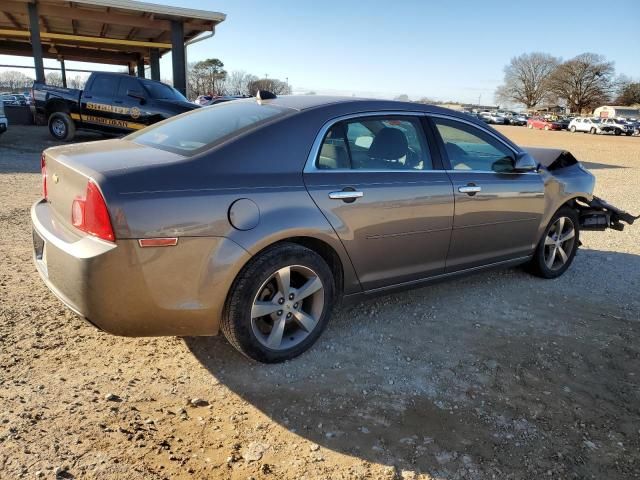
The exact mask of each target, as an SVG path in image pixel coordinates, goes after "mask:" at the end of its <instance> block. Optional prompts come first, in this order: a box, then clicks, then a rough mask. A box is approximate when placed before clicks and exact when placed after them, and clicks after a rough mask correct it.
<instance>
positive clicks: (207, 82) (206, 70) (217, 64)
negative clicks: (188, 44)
mask: <svg viewBox="0 0 640 480" xmlns="http://www.w3.org/2000/svg"><path fill="white" fill-rule="evenodd" d="M223 67H224V63H222V62H221V61H220V60H218V59H217V58H208V59H207V60H202V61H200V62H195V63H192V64H190V65H189V71H188V74H187V82H188V83H189V92H191V93H192V94H193V95H196V96H197V95H222V94H223V93H224V80H225V78H226V76H227V72H226V71H225V70H224V68H223Z"/></svg>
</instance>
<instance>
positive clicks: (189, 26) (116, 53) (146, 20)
mask: <svg viewBox="0 0 640 480" xmlns="http://www.w3.org/2000/svg"><path fill="white" fill-rule="evenodd" d="M225 18H226V15H224V14H223V13H218V12H209V11H204V10H194V9H189V8H181V7H169V6H164V5H157V4H152V3H143V2H136V1H126V0H75V1H63V0H0V54H6V55H21V56H33V57H34V58H35V59H36V62H35V63H36V73H38V72H37V70H38V59H37V52H36V49H37V48H36V47H37V46H36V42H35V41H34V38H33V34H34V33H35V32H34V31H33V30H34V23H33V22H34V19H35V20H36V25H37V27H39V28H35V29H36V30H38V29H39V37H40V42H41V44H42V57H45V58H57V59H60V58H64V59H66V60H76V61H86V62H96V63H109V64H118V65H131V64H132V63H135V62H140V61H142V62H145V63H151V62H150V61H151V60H152V57H155V56H161V55H163V54H164V53H166V52H168V51H170V50H172V49H175V47H176V45H177V44H178V43H180V44H182V45H184V43H185V42H188V41H189V40H192V39H193V38H194V37H196V36H198V35H199V34H201V33H202V32H212V31H214V30H215V27H216V25H218V24H219V23H221V22H223V21H224V20H225ZM178 57H184V54H182V55H178ZM178 60H182V61H183V62H184V59H183V58H182V59H178ZM174 73H175V65H174Z"/></svg>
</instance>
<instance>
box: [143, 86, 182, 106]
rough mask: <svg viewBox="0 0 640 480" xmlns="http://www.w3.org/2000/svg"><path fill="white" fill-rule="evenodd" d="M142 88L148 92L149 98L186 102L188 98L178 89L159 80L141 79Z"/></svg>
mask: <svg viewBox="0 0 640 480" xmlns="http://www.w3.org/2000/svg"><path fill="white" fill-rule="evenodd" d="M142 83H143V85H144V88H145V89H146V90H147V92H149V95H150V96H151V98H155V99H156V100H175V101H179V102H187V101H188V100H187V99H186V98H185V96H184V95H182V94H181V93H180V92H179V91H178V90H176V89H175V88H173V87H170V86H169V85H165V84H164V83H159V82H150V81H143V82H142Z"/></svg>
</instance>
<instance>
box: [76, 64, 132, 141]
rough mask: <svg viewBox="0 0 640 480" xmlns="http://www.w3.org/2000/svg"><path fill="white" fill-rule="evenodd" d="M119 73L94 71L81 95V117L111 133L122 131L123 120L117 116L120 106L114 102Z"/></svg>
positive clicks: (89, 124)
mask: <svg viewBox="0 0 640 480" xmlns="http://www.w3.org/2000/svg"><path fill="white" fill-rule="evenodd" d="M119 83H120V76H119V75H111V74H101V73H94V74H93V75H92V77H91V80H90V82H89V83H88V84H87V87H86V89H85V90H84V91H83V92H82V96H81V97H80V104H81V116H82V117H81V118H82V122H83V123H85V124H87V126H93V127H100V128H99V130H101V131H105V132H109V133H114V134H115V133H122V132H123V128H122V125H121V121H120V120H118V119H117V118H116V113H115V111H116V110H117V109H118V108H121V107H119V106H118V105H116V104H115V103H114V100H115V97H116V94H117V91H118V85H119Z"/></svg>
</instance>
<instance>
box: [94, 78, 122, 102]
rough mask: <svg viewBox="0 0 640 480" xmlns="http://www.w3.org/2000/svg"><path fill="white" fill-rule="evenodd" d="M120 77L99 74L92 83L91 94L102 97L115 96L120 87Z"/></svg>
mask: <svg viewBox="0 0 640 480" xmlns="http://www.w3.org/2000/svg"><path fill="white" fill-rule="evenodd" d="M119 80H120V77H116V76H111V75H97V76H96V77H95V78H94V79H93V83H92V84H91V94H92V95H100V96H101V97H102V96H104V97H113V96H114V95H115V94H116V89H117V88H118V82H119Z"/></svg>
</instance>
